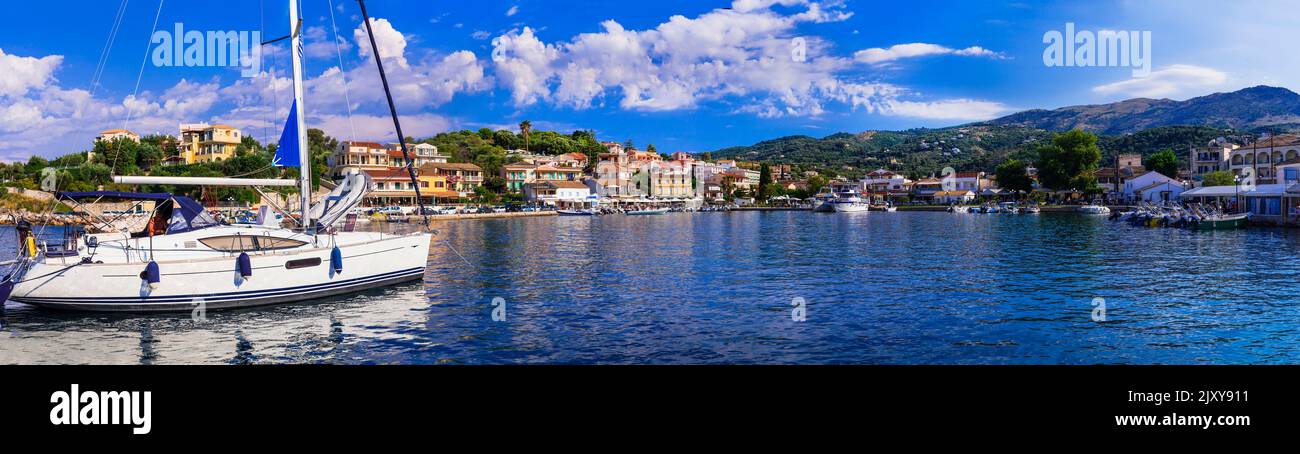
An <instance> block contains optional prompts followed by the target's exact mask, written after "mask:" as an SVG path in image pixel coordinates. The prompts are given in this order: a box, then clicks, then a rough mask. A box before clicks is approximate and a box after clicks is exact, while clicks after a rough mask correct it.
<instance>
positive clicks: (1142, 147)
mask: <svg viewBox="0 0 1300 454" xmlns="http://www.w3.org/2000/svg"><path fill="white" fill-rule="evenodd" d="M1075 128H1082V129H1084V130H1087V131H1091V132H1093V133H1096V134H1097V135H1098V136H1099V139H1098V146H1099V147H1100V148H1101V149H1102V155H1103V162H1105V160H1108V159H1109V157H1110V156H1113V155H1114V154H1115V153H1121V152H1123V153H1140V154H1142V155H1144V156H1145V155H1150V154H1152V153H1155V152H1157V151H1160V150H1163V149H1166V148H1168V149H1173V150H1175V151H1176V152H1178V154H1179V156H1180V159H1182V158H1183V156H1184V155H1185V153H1183V151H1185V150H1187V148H1188V147H1191V146H1194V145H1201V144H1204V143H1206V142H1207V141H1209V140H1211V139H1214V138H1216V137H1227V138H1229V140H1233V141H1244V140H1250V136H1252V135H1253V134H1255V133H1259V132H1264V131H1275V132H1279V133H1283V132H1296V131H1300V95H1297V94H1296V93H1294V92H1292V91H1291V90H1287V89H1285V88H1277V87H1267V86H1258V87H1251V88H1246V89H1242V90H1238V91H1235V92H1232V93H1215V94H1212V95H1207V96H1201V97H1199V98H1192V99H1189V100H1186V101H1173V100H1169V99H1130V100H1127V101H1121V102H1117V103H1113V104H1101V105H1093V106H1074V107H1064V108H1060V109H1056V110H1041V109H1039V110H1029V111H1025V112H1020V113H1017V114H1012V115H1009V116H1006V117H1002V118H999V119H996V120H992V121H987V122H983V123H973V124H967V125H962V126H953V127H948V128H938V129H930V128H918V129H908V130H905V131H866V132H862V133H858V134H851V133H845V132H841V133H837V134H832V135H829V136H826V137H822V138H815V137H809V136H788V137H781V138H777V139H772V140H765V141H762V142H759V143H756V144H754V145H750V146H744V147H730V148H724V149H721V150H717V151H714V152H712V157H715V158H735V159H741V160H746V161H763V162H770V163H778V164H794V165H796V166H799V167H800V168H803V169H816V170H819V171H823V172H827V173H831V174H841V175H848V176H853V175H861V174H862V173H864V172H866V171H870V170H873V169H876V168H880V167H884V168H888V169H891V170H901V171H903V172H907V173H909V174H912V175H929V174H932V173H935V172H938V171H939V170H940V169H942V168H944V167H952V168H954V169H957V170H985V171H992V170H993V168H994V167H996V166H997V164H999V163H1001V162H1002V161H1003V160H1005V159H1007V158H1012V157H1014V158H1018V159H1022V160H1027V161H1030V162H1032V161H1034V160H1036V159H1037V151H1036V149H1037V148H1038V147H1039V146H1041V145H1045V144H1047V143H1048V141H1049V140H1050V139H1051V137H1052V135H1053V134H1055V133H1057V132H1060V131H1068V130H1071V129H1075ZM1243 133H1245V134H1243Z"/></svg>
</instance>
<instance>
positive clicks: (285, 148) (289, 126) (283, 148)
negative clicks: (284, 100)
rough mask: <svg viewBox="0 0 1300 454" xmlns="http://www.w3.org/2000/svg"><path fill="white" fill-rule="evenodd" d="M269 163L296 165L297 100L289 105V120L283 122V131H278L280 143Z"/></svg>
mask: <svg viewBox="0 0 1300 454" xmlns="http://www.w3.org/2000/svg"><path fill="white" fill-rule="evenodd" d="M271 164H272V165H276V166H280V167H298V166H299V165H301V164H302V161H300V160H299V159H298V101H296V100H295V101H294V102H293V105H292V106H289V120H288V121H285V122H284V131H283V132H281V133H280V143H279V144H278V145H276V146H275V158H272V159H271Z"/></svg>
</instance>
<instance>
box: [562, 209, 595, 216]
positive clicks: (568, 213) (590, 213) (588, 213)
mask: <svg viewBox="0 0 1300 454" xmlns="http://www.w3.org/2000/svg"><path fill="white" fill-rule="evenodd" d="M555 214H558V215H560V216H595V215H596V212H595V211H593V210H555Z"/></svg>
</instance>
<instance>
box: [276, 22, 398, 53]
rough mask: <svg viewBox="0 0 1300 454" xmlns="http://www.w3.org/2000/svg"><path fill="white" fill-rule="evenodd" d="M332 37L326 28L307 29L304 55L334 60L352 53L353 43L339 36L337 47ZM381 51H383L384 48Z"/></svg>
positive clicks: (367, 43)
mask: <svg viewBox="0 0 1300 454" xmlns="http://www.w3.org/2000/svg"><path fill="white" fill-rule="evenodd" d="M331 35H332V34H329V33H326V32H325V27H307V31H306V32H305V33H304V35H303V38H304V39H303V41H304V42H305V43H306V44H304V45H303V48H302V52H303V54H305V55H306V56H307V58H312V59H317V58H320V59H325V58H329V59H333V58H336V57H338V55H339V53H341V52H351V51H352V42H351V41H348V40H347V39H346V38H344V37H343V36H342V35H339V36H338V47H335V43H334V42H333V39H332V38H331ZM361 36H363V37H364V36H365V32H364V31H363V32H362V34H361ZM365 44H366V45H367V46H369V45H370V43H369V42H366V43H365ZM271 48H272V49H280V48H279V47H271ZM380 49H381V50H382V49H383V48H380ZM364 55H369V54H364Z"/></svg>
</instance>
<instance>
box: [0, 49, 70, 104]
mask: <svg viewBox="0 0 1300 454" xmlns="http://www.w3.org/2000/svg"><path fill="white" fill-rule="evenodd" d="M62 63H63V56H62V55H49V56H45V57H41V58H35V57H19V56H17V55H13V54H6V53H5V51H4V49H0V68H3V69H2V70H0V97H4V96H9V97H16V96H23V95H25V94H27V91H28V90H33V89H41V88H43V87H45V86H46V84H48V83H50V82H51V81H52V80H53V79H54V70H55V69H56V68H58V67H59V65H60V64H62Z"/></svg>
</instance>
